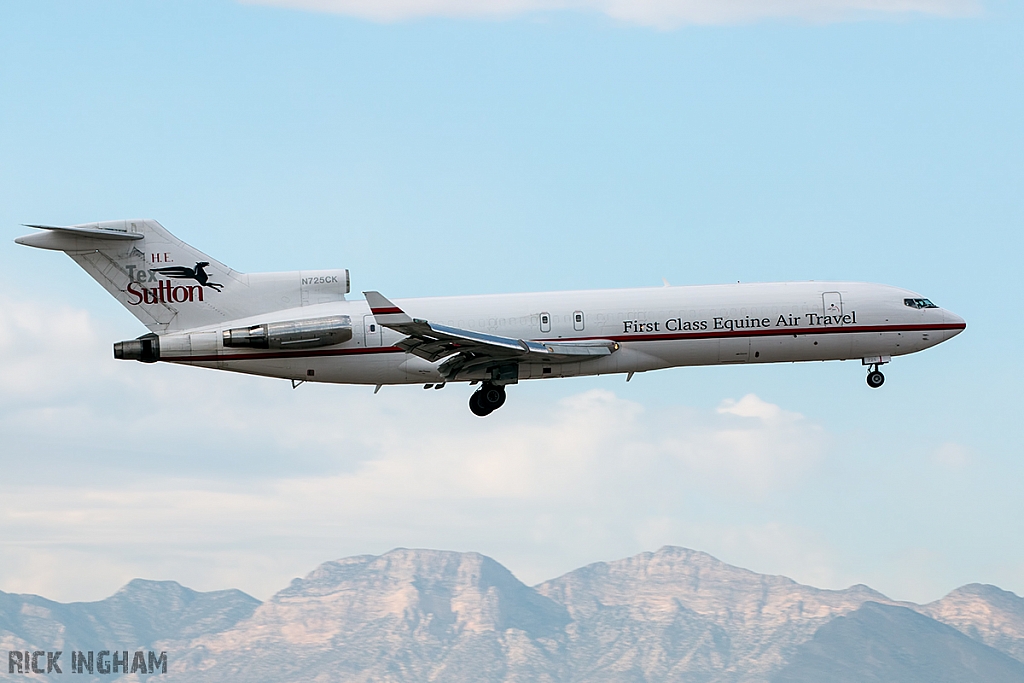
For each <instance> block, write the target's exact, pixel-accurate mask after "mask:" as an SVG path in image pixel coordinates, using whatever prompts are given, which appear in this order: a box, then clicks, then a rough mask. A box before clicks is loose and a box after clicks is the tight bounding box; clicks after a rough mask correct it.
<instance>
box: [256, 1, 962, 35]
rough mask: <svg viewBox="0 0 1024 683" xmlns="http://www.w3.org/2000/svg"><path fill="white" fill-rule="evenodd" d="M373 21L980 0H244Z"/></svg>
mask: <svg viewBox="0 0 1024 683" xmlns="http://www.w3.org/2000/svg"><path fill="white" fill-rule="evenodd" d="M243 1H246V2H250V3H253V4H265V5H276V6H279V7H290V8H295V9H302V10H308V11H313V12H330V13H335V14H344V15H349V16H355V17H362V18H366V19H371V20H374V21H384V22H390V21H402V20H407V19H416V18H421V17H469V18H505V17H510V16H515V15H521V14H530V13H533V14H536V13H543V12H555V11H565V10H570V11H584V12H592V13H600V14H604V15H606V16H608V17H611V18H613V19H616V20H619V21H623V22H627V23H633V24H640V25H643V26H654V27H657V28H662V29H671V28H675V27H678V26H681V25H685V24H737V23H746V22H752V21H758V20H762V19H781V18H792V19H801V20H807V21H815V22H829V21H844V20H850V19H863V18H874V17H885V16H901V15H909V14H926V15H935V16H944V17H954V16H967V15H972V14H976V13H978V12H979V11H980V10H981V6H980V2H979V0H491V1H484V2H479V1H474V0H243Z"/></svg>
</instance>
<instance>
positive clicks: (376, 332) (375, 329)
mask: <svg viewBox="0 0 1024 683" xmlns="http://www.w3.org/2000/svg"><path fill="white" fill-rule="evenodd" d="M363 343H364V344H366V346H367V347H373V346H380V345H381V344H383V343H384V331H383V330H382V329H381V327H380V325H379V324H378V323H377V320H376V318H374V317H373V316H372V315H364V316H363Z"/></svg>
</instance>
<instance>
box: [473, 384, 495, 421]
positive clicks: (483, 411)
mask: <svg viewBox="0 0 1024 683" xmlns="http://www.w3.org/2000/svg"><path fill="white" fill-rule="evenodd" d="M469 409H470V411H471V412H472V413H473V414H474V415H476V416H477V417H487V416H488V415H490V414H491V411H490V410H488V409H487V408H486V407H485V406H484V405H482V404H481V403H480V391H479V390H477V391H474V392H473V394H472V395H471V396H470V397H469Z"/></svg>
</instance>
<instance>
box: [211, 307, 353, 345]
mask: <svg viewBox="0 0 1024 683" xmlns="http://www.w3.org/2000/svg"><path fill="white" fill-rule="evenodd" d="M351 338H352V318H350V317H349V316H347V315H331V316H327V317H324V318H309V319H307V320H289V321H287V322H280V323H264V324H262V325H250V326H249V327H235V328H232V329H229V330H224V334H223V339H224V346H226V347H229V348H250V349H308V348H315V347H317V346H331V345H333V344H342V343H344V342H347V341H348V340H349V339H351Z"/></svg>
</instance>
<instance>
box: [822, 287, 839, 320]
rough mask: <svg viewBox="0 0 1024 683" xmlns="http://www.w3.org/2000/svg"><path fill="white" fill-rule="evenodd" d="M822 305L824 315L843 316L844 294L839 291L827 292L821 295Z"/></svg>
mask: <svg viewBox="0 0 1024 683" xmlns="http://www.w3.org/2000/svg"><path fill="white" fill-rule="evenodd" d="M821 307H822V309H823V314H824V315H829V316H832V317H834V318H842V317H843V295H842V294H840V293H839V292H825V293H823V294H822V295H821Z"/></svg>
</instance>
